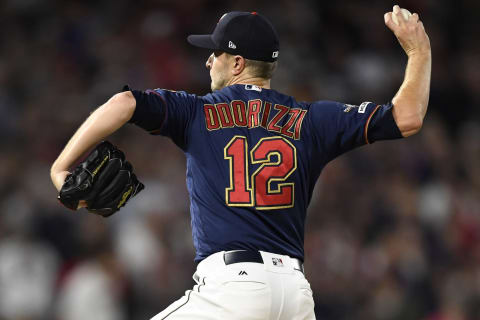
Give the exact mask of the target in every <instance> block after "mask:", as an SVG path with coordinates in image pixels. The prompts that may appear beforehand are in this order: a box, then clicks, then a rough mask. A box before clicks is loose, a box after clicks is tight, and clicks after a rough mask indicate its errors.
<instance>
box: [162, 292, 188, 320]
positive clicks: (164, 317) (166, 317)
mask: <svg viewBox="0 0 480 320" xmlns="http://www.w3.org/2000/svg"><path fill="white" fill-rule="evenodd" d="M191 293H192V290H189V292H188V297H187V301H185V303H184V304H182V305H181V306H178V308H177V309H175V310H173V311H172V312H170V313H169V314H167V315H166V316H165V317H164V318H162V319H161V320H164V319H167V318H168V316H170V315H171V314H172V313H174V312H175V311H178V309H180V308H181V307H183V306H184V305H186V304H187V303H188V301H190V294H191Z"/></svg>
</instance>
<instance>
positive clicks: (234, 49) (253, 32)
mask: <svg viewBox="0 0 480 320" xmlns="http://www.w3.org/2000/svg"><path fill="white" fill-rule="evenodd" d="M187 41H188V42H189V43H190V44H192V45H194V46H196V47H200V48H206V49H212V50H221V51H224V52H227V53H230V54H234V55H237V54H238V55H241V56H242V57H244V58H246V59H250V60H259V61H266V62H274V61H276V60H277V58H278V51H279V47H280V43H279V40H278V35H277V32H276V31H275V29H274V28H273V25H272V24H271V23H270V21H268V20H267V19H266V18H265V17H264V16H262V15H261V14H258V13H256V12H240V11H234V12H229V13H226V14H224V15H223V16H222V17H221V18H220V20H219V21H218V23H217V26H216V27H215V29H214V30H213V33H212V34H203V35H190V36H188V38H187Z"/></svg>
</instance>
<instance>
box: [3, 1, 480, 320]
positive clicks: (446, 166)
mask: <svg viewBox="0 0 480 320" xmlns="http://www.w3.org/2000/svg"><path fill="white" fill-rule="evenodd" d="M393 4H394V3H393V2H391V1H379V0H377V1H375V0H373V1H342V0H338V1H313V0H312V1H292V0H278V1H272V2H267V1H233V0H223V1H201V0H197V1H193V0H192V1H126V0H112V1H102V0H97V1H60V0H58V1H54V0H2V1H0V114H1V116H0V137H1V144H0V191H1V193H0V319H1V320H46V319H49V320H50V319H54V320H76V319H89V320H109V319H119V320H122V319H133V320H137V319H138V320H140V319H149V318H150V317H151V316H153V315H154V314H156V313H158V312H159V311H161V310H162V309H163V308H164V307H166V306H167V305H168V304H170V303H171V302H172V301H174V300H175V299H178V298H179V297H180V296H181V295H182V294H183V292H184V291H185V290H187V289H189V288H190V287H191V286H192V285H193V280H191V275H192V273H193V272H194V268H195V265H194V263H193V256H194V252H193V248H192V240H191V235H190V225H189V224H190V222H189V211H188V206H189V203H188V195H187V193H186V189H185V172H184V170H185V161H184V156H183V154H182V153H181V152H180V151H179V150H178V149H177V148H176V147H175V146H174V145H173V144H172V143H171V142H170V141H168V140H167V139H165V138H161V137H153V136H149V135H148V134H146V133H144V132H143V131H141V130H140V129H137V128H134V127H128V128H125V129H122V130H121V131H120V132H118V133H116V134H115V135H114V136H113V137H112V139H111V140H112V141H113V142H114V143H116V144H118V145H119V146H120V147H121V148H122V149H124V150H125V151H126V153H127V155H128V157H129V158H130V160H131V162H132V163H134V164H135V168H136V171H137V172H138V175H139V177H140V179H141V180H142V181H143V182H144V183H145V184H146V186H147V189H146V190H145V191H144V192H142V193H141V194H140V195H139V196H138V197H137V198H136V199H134V200H133V201H131V202H130V203H129V205H128V206H127V207H126V208H124V209H122V210H121V211H120V212H119V213H118V214H117V215H115V216H113V217H112V218H110V219H102V218H100V217H96V216H93V215H89V214H87V213H86V212H71V211H68V210H66V209H64V208H63V207H61V206H60V205H59V204H58V203H57V201H56V199H55V198H56V192H55V190H54V187H53V185H52V184H51V182H50V179H49V168H50V165H51V163H52V162H53V161H54V159H55V158H56V156H57V155H58V153H59V152H60V151H61V149H62V147H63V146H64V145H65V143H66V142H67V140H68V138H69V137H70V136H71V135H72V134H73V132H74V130H75V129H76V128H77V127H78V126H79V125H80V124H81V122H82V121H83V120H84V119H85V118H86V117H87V116H88V115H89V113H90V112H92V110H94V109H95V108H96V107H97V106H98V105H100V104H102V103H103V102H105V101H106V100H107V99H108V98H109V97H110V96H111V95H113V94H114V93H116V92H118V91H119V90H120V88H121V87H122V86H123V85H124V84H125V83H128V84H130V85H131V86H132V87H134V88H139V89H146V88H157V87H161V88H169V89H174V90H182V89H184V90H187V91H189V92H192V93H197V94H205V93H207V92H208V91H209V77H208V72H207V71H206V69H205V60H206V58H207V56H208V54H209V53H208V52H206V51H202V50H199V49H196V48H193V47H190V46H188V44H187V42H186V40H185V37H186V35H188V34H190V33H207V32H210V31H211V30H212V28H213V27H214V25H215V23H216V21H217V20H218V19H219V17H220V16H221V15H222V14H223V13H224V12H226V11H233V10H242V11H258V12H260V13H263V14H265V15H266V16H267V17H268V18H269V19H270V20H271V21H272V22H273V23H274V25H275V26H276V28H277V30H278V33H279V35H280V38H281V51H280V58H279V69H278V72H277V74H276V75H275V76H274V79H273V83H272V85H273V87H274V88H276V89H278V90H280V91H284V92H285V93H288V94H291V95H294V96H296V97H298V99H299V100H320V99H330V100H338V101H342V102H346V103H352V104H359V103H361V102H363V101H375V102H378V103H384V102H387V101H388V100H389V99H391V98H392V97H393V95H394V94H395V92H396V89H397V88H398V86H399V85H400V83H401V80H402V77H403V68H404V66H405V63H406V58H405V56H404V54H403V53H402V50H401V48H400V46H399V45H398V44H397V41H396V39H395V38H394V36H393V34H392V33H391V32H390V31H389V30H388V29H387V28H386V27H385V26H384V22H383V14H384V12H386V11H389V10H391V8H392V6H393ZM398 4H399V5H400V6H402V7H406V8H408V9H410V10H411V11H412V12H418V13H420V17H421V19H422V20H423V21H424V24H425V26H426V30H427V32H428V34H429V36H430V39H431V43H432V48H433V76H432V86H431V98H430V106H429V112H428V114H427V118H426V121H425V123H424V127H423V129H422V131H421V132H420V133H419V134H418V135H416V136H414V137H412V138H409V139H407V140H399V141H393V142H379V143H376V144H374V145H372V146H367V147H363V148H361V149H359V150H357V151H354V152H352V153H350V154H348V155H345V156H342V157H340V158H338V159H336V160H335V161H333V162H332V163H331V164H330V165H328V166H327V168H326V169H325V170H324V172H323V175H322V177H321V179H320V180H319V183H318V185H317V189H316V192H315V194H314V198H313V200H312V203H311V206H310V210H309V214H308V220H307V233H306V238H305V248H306V261H305V269H306V274H307V277H308V279H309V280H310V282H311V284H312V287H313V290H314V298H315V303H316V315H317V319H322V320H323V319H324V320H347V319H360V320H361V319H379V320H396V319H412V320H416V319H420V320H475V319H480V120H479V119H480V116H479V115H480V111H479V110H480V106H479V105H480V58H479V57H480V41H479V34H480V22H479V21H480V2H479V1H473V0H470V1H469V0H458V1H432V0H430V1H427V0H415V1H413V0H411V1H399V2H398Z"/></svg>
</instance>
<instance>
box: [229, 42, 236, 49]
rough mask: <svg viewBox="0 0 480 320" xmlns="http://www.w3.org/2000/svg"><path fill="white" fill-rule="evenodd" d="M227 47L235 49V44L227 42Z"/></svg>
mask: <svg viewBox="0 0 480 320" xmlns="http://www.w3.org/2000/svg"><path fill="white" fill-rule="evenodd" d="M228 47H229V48H230V49H237V46H236V45H235V43H233V42H232V41H228Z"/></svg>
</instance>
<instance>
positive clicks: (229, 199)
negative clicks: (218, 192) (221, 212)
mask: <svg viewBox="0 0 480 320" xmlns="http://www.w3.org/2000/svg"><path fill="white" fill-rule="evenodd" d="M248 151H249V150H248V143H247V138H246V137H244V136H234V137H233V138H232V140H230V142H229V143H228V144H227V146H226V147H225V149H224V158H225V159H226V160H228V161H229V170H230V186H229V187H228V188H226V189H225V201H226V203H227V205H229V206H237V207H238V206H243V207H253V206H255V208H256V209H259V210H271V209H282V208H291V207H293V205H294V193H295V192H294V191H295V184H294V183H293V182H285V181H286V180H287V178H288V177H289V176H290V175H291V174H292V173H293V172H294V171H295V170H296V169H297V151H296V149H295V146H294V145H293V144H291V143H290V142H289V141H288V140H287V139H285V138H283V137H267V138H262V139H260V141H259V142H258V143H257V144H256V145H255V147H253V149H252V150H250V154H249V153H248ZM249 160H250V161H251V163H252V164H260V166H259V167H258V169H257V170H256V171H255V172H254V173H253V174H252V175H251V176H250V175H249V173H248V167H249ZM273 182H277V184H276V186H275V187H273V186H272V183H273Z"/></svg>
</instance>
